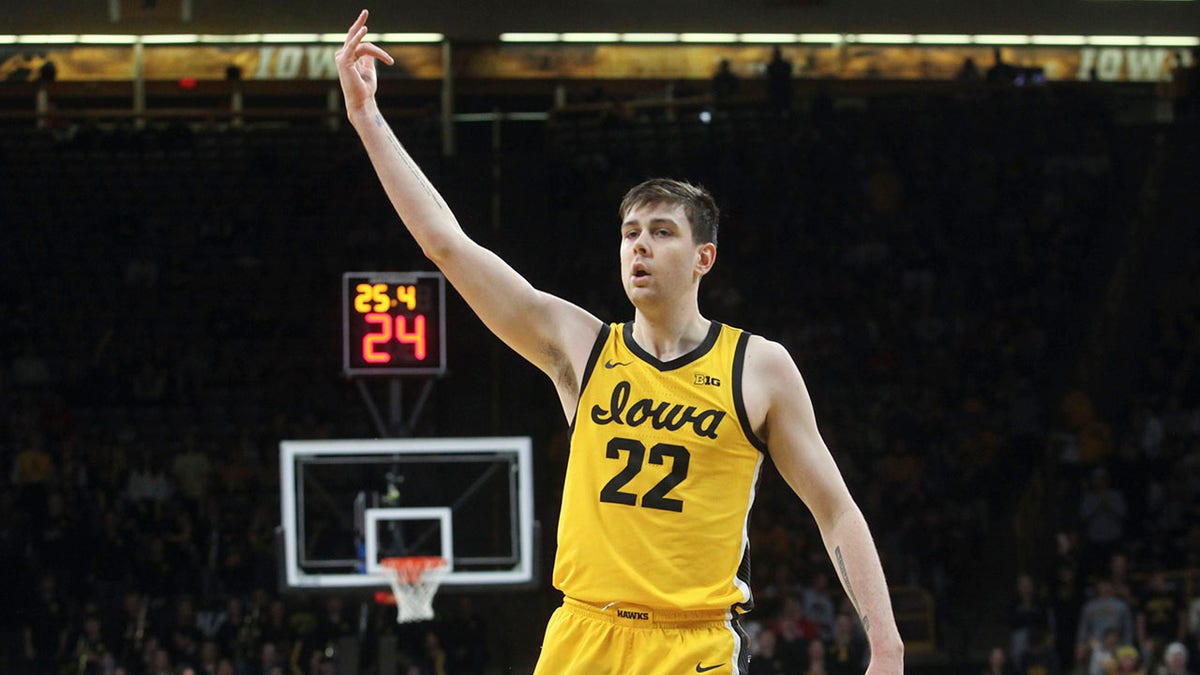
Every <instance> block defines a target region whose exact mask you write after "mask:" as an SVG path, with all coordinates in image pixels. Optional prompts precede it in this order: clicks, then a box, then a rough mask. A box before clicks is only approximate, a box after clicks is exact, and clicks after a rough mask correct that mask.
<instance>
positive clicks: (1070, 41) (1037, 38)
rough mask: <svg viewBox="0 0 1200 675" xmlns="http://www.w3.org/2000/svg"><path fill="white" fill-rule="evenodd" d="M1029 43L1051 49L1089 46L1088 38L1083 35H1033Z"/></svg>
mask: <svg viewBox="0 0 1200 675" xmlns="http://www.w3.org/2000/svg"><path fill="white" fill-rule="evenodd" d="M1029 41H1030V43H1032V44H1035V45H1046V46H1051V47H1073V46H1077V45H1083V44H1087V38H1086V37H1084V36H1082V35H1031V36H1029Z"/></svg>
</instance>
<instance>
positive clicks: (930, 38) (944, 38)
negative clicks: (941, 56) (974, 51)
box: [915, 33, 971, 45]
mask: <svg viewBox="0 0 1200 675" xmlns="http://www.w3.org/2000/svg"><path fill="white" fill-rule="evenodd" d="M915 38H916V42H917V44H919V45H966V44H971V36H970V35H965V34H953V33H921V34H919V35H916V36H915Z"/></svg>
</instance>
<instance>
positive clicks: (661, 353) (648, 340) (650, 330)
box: [633, 307, 712, 361]
mask: <svg viewBox="0 0 1200 675" xmlns="http://www.w3.org/2000/svg"><path fill="white" fill-rule="evenodd" d="M710 325H712V322H711V321H709V320H708V319H706V318H704V317H703V316H701V315H700V310H699V309H697V308H696V307H688V308H685V310H683V311H674V312H650V311H644V310H642V309H638V310H637V311H636V312H634V319H633V339H634V341H635V342H637V343H638V346H639V347H641V348H642V349H644V350H646V351H647V352H649V353H650V354H653V355H654V357H655V358H657V359H659V360H660V361H670V360H671V359H674V358H677V357H680V356H683V355H684V354H687V353H688V352H690V351H692V350H693V349H695V348H696V347H697V346H698V345H699V344H700V343H701V342H703V341H704V338H705V337H706V336H707V335H708V329H709V326H710Z"/></svg>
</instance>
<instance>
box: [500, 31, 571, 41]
mask: <svg viewBox="0 0 1200 675" xmlns="http://www.w3.org/2000/svg"><path fill="white" fill-rule="evenodd" d="M500 41H501V42H558V33H501V34H500Z"/></svg>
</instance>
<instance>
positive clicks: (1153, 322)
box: [0, 0, 1200, 675]
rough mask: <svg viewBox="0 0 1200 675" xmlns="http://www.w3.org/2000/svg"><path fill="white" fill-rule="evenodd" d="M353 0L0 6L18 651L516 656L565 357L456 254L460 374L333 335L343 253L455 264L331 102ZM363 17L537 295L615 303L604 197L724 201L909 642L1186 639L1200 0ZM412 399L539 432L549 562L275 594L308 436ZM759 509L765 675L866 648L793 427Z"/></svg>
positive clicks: (389, 415)
mask: <svg viewBox="0 0 1200 675" xmlns="http://www.w3.org/2000/svg"><path fill="white" fill-rule="evenodd" d="M359 9H361V7H360V6H359V5H351V4H348V3H345V2H340V1H339V2H318V1H317V0H304V1H303V2H281V1H280V0H272V1H271V2H258V3H229V2H210V1H208V0H108V1H107V2H106V1H104V0H89V1H86V2H85V1H84V0H57V1H55V2H6V3H5V6H4V7H3V9H2V10H0V16H2V19H0V33H2V34H0V233H2V239H0V284H2V287H0V288H2V292H0V362H2V366H3V367H2V368H0V411H2V417H0V468H3V471H0V571H2V574H0V598H2V599H3V609H2V610H0V672H3V673H63V674H65V673H71V674H84V673H105V674H115V673H127V674H139V673H145V674H151V673H153V674H155V675H158V674H162V673H185V672H190V673H206V674H209V673H221V674H223V675H229V674H235V675H242V674H246V675H249V674H252V673H253V674H258V673H263V674H267V673H286V674H297V675H299V674H305V675H308V674H313V675H318V674H319V675H327V674H331V673H337V674H339V675H349V674H350V673H359V672H361V673H372V674H378V675H392V674H396V673H398V674H401V675H410V674H420V675H426V674H429V675H434V674H437V675H454V674H460V673H529V672H531V671H532V668H533V664H534V662H535V661H536V659H537V654H538V648H539V643H540V638H541V635H542V631H543V629H544V627H545V623H546V620H547V619H548V617H549V615H550V613H551V612H552V611H553V609H554V608H555V607H556V606H557V605H558V603H559V601H560V596H559V595H558V594H557V593H556V592H555V591H554V590H553V589H552V588H551V586H550V581H549V570H550V565H551V562H552V559H553V554H554V540H555V531H556V528H557V513H558V502H559V497H560V489H561V481H562V474H563V471H564V467H565V460H566V457H565V453H566V443H567V428H566V425H565V423H564V421H563V420H562V418H561V416H560V415H559V414H558V410H559V406H558V404H557V399H556V398H555V396H554V391H553V387H552V386H550V385H549V383H548V382H546V381H545V378H543V377H542V376H541V374H540V373H539V372H537V371H536V370H535V369H534V368H533V367H531V366H529V365H528V364H526V363H525V362H524V361H522V360H521V359H519V358H518V357H517V356H515V355H514V354H513V353H512V352H510V351H509V350H508V349H507V348H505V347H504V346H503V345H502V344H501V343H500V342H499V341H498V340H496V339H495V338H493V337H492V336H491V335H490V334H489V333H488V332H487V330H486V329H485V328H484V327H483V325H482V324H481V323H480V322H479V321H478V320H477V319H476V318H475V317H474V316H473V315H472V314H471V312H470V311H469V309H468V308H467V307H466V306H465V304H464V303H463V301H462V299H461V298H460V297H459V296H458V295H457V294H455V293H454V291H453V290H452V289H449V287H447V289H446V293H445V307H444V319H445V332H444V336H445V340H446V343H445V350H444V356H445V363H446V366H445V369H444V372H440V373H439V372H426V371H420V370H419V369H418V371H414V372H405V371H396V372H393V373H391V374H390V375H384V376H379V375H374V376H372V375H365V374H363V373H362V372H359V371H353V372H348V370H347V367H346V363H345V361H344V357H345V355H344V354H343V330H344V329H345V327H344V325H343V324H344V322H345V321H346V320H347V319H346V318H345V316H344V315H343V302H344V300H345V297H344V293H343V286H342V275H343V274H344V273H346V272H352V271H363V270H381V271H386V270H391V271H430V270H432V267H431V266H430V264H429V263H428V262H427V261H426V260H425V258H424V257H423V256H422V255H421V252H420V250H419V249H418V247H417V246H415V245H414V244H413V243H412V241H411V240H410V238H409V237H408V235H407V233H406V232H405V230H404V228H403V226H402V224H401V223H400V222H399V220H398V218H397V216H396V215H395V212H394V211H393V210H392V208H391V206H390V204H389V203H388V201H387V198H386V196H385V195H384V193H383V190H382V189H381V187H380V185H379V182H378V180H377V179H376V178H375V176H374V174H373V172H372V169H371V166H370V163H369V161H368V160H367V157H366V155H365V153H364V152H363V150H362V147H361V145H360V143H359V141H358V139H357V137H356V136H355V134H354V132H353V130H351V129H350V128H349V125H348V124H347V123H346V121H345V119H346V118H345V113H344V111H343V110H342V109H341V107H340V106H341V95H340V90H339V89H338V85H337V79H336V70H335V69H334V68H333V61H332V55H333V51H334V50H335V49H336V48H337V46H338V45H339V44H340V42H341V40H342V34H343V33H344V31H345V29H346V27H347V26H349V25H350V23H351V22H352V21H353V20H354V18H355V16H356V15H357V12H358V10H359ZM370 9H371V10H372V15H371V22H370V26H371V29H372V30H373V31H378V32H379V33H382V34H383V35H379V36H378V42H379V43H380V44H382V45H384V46H385V47H387V48H388V49H389V51H391V52H392V53H393V54H394V55H396V57H397V65H396V66H394V67H391V68H386V67H384V68H382V69H381V84H380V93H379V98H380V104H381V106H382V107H383V109H384V113H385V115H386V116H387V117H388V119H389V120H390V122H391V123H392V125H393V127H394V128H395V130H396V133H397V135H398V137H399V138H400V139H401V140H402V141H403V142H404V143H405V144H406V145H407V147H408V148H409V149H410V151H411V153H412V154H413V156H414V157H415V158H416V159H417V161H418V162H419V163H420V164H421V165H422V166H423V168H424V169H425V171H426V172H427V174H428V175H429V176H430V178H431V179H432V181H433V182H434V184H435V185H437V186H438V187H439V189H440V190H441V191H442V193H443V194H444V195H445V197H446V199H447V201H448V202H449V203H450V205H451V206H452V207H453V208H454V210H455V211H456V213H457V215H458V217H459V220H460V221H461V222H462V223H463V225H464V227H465V228H466V229H467V231H468V232H469V233H470V234H471V235H472V236H473V237H474V238H476V239H477V240H478V241H480V242H481V243H483V244H484V245H486V246H488V247H490V248H492V249H494V250H495V251H497V252H498V253H499V254H500V255H501V256H502V257H504V258H505V259H507V260H508V261H509V262H511V263H512V264H513V266H514V267H515V268H516V269H517V270H518V271H520V272H521V273H522V274H524V275H526V276H527V277H528V278H529V279H530V281H532V282H533V283H534V285H536V286H538V287H539V288H542V289H545V290H547V291H550V292H553V293H555V294H558V295H561V296H563V297H566V298H568V299H570V300H573V301H575V302H577V303H578V304H580V305H582V306H583V307H584V308H586V309H588V310H589V311H591V312H592V313H594V314H596V315H597V316H599V317H601V318H603V319H605V320H611V321H621V320H626V319H628V318H629V317H630V316H631V315H632V313H631V310H630V307H629V304H628V302H627V300H626V299H625V298H624V296H623V294H622V293H621V287H620V283H619V279H618V275H617V269H618V267H617V244H618V239H617V231H616V225H617V213H616V211H617V204H618V202H619V199H620V196H621V195H622V194H623V192H624V191H625V190H626V189H627V188H628V187H630V186H631V185H633V184H635V183H637V182H639V181H640V180H642V179H644V178H647V177H650V176H658V175H665V176H671V177H677V178H685V179H689V180H692V181H694V182H699V183H702V184H704V185H705V186H707V187H708V188H709V189H710V190H711V191H712V192H713V193H714V194H715V195H716V197H717V199H718V202H719V204H720V206H721V208H722V211H723V222H724V226H723V228H722V232H721V247H720V256H719V260H718V264H717V266H716V268H715V270H714V272H713V274H711V275H710V278H709V279H707V280H706V281H705V283H704V285H703V287H702V291H701V296H702V297H701V309H702V311H703V312H705V314H706V315H708V316H712V317H715V318H718V319H720V320H722V321H726V322H728V323H731V324H733V325H738V326H743V327H745V328H747V329H749V330H751V331H753V332H756V333H759V334H763V335H766V336H768V337H772V338H774V339H778V340H780V341H781V342H782V343H784V344H785V345H786V346H787V347H788V348H789V350H790V351H791V353H792V355H793V356H794V358H795V359H796V361H797V363H798V364H799V365H800V368H801V370H802V372H803V373H804V375H805V378H806V380H807V382H808V386H809V389H810V391H811V392H812V395H813V399H814V403H815V406H816V410H817V417H818V421H819V423H820V426H821V429H822V432H823V434H824V436H825V438H826V441H827V442H828V444H829V446H830V447H831V449H832V451H833V453H834V455H835V457H836V459H837V461H838V463H839V465H840V467H841V469H842V471H843V472H844V474H845V475H846V478H847V481H848V482H849V484H850V487H851V490H852V492H853V493H854V495H855V496H856V498H857V500H858V502H859V504H860V505H861V506H862V508H863V510H864V512H865V514H866V516H867V520H868V522H869V523H870V524H871V527H872V531H873V533H874V536H875V538H876V541H877V545H878V547H879V550H880V553H881V556H882V559H883V564H884V568H885V571H886V573H887V576H888V580H889V583H890V585H891V588H892V593H893V603H894V606H895V609H896V612H897V617H898V620H899V623H900V629H901V633H902V635H903V637H904V638H905V642H906V661H907V666H906V670H907V672H910V673H955V674H957V673H966V674H973V673H980V672H986V673H994V674H997V675H998V674H1000V673H1021V674H1028V675H1034V674H1038V675H1051V674H1055V673H1061V674H1064V675H1065V674H1067V673H1094V672H1105V671H1104V664H1103V662H1104V659H1105V657H1106V655H1112V658H1113V659H1114V660H1115V661H1118V662H1124V665H1123V666H1121V667H1123V668H1124V667H1126V666H1128V668H1127V669H1125V670H1120V671H1117V672H1143V673H1147V674H1149V673H1176V672H1181V673H1182V672H1195V671H1196V669H1197V667H1198V666H1200V235H1197V216H1198V213H1200V212H1198V207H1200V191H1198V190H1197V184H1198V183H1197V173H1198V172H1197V165H1196V161H1197V160H1196V158H1197V157H1198V156H1200V135H1198V131H1200V93H1198V87H1200V76H1198V75H1197V58H1198V56H1200V52H1198V51H1197V49H1198V46H1200V40H1198V39H1197V37H1196V36H1197V35H1198V34H1200V6H1198V3H1196V2H1191V1H1186V0H1184V1H1177V2H1154V1H1139V0H1053V1H1041V2H1034V1H1032V0H1023V1H1019V2H1001V1H999V0H988V1H986V2H985V1H967V2H957V3H946V2H938V1H935V0H917V1H915V2H907V3H889V2H882V1H881V0H865V1H860V2H851V1H850V0H747V1H745V2H741V1H738V2H735V1H734V0H704V1H703V2H695V1H688V2H684V1H682V0H673V1H664V2H658V3H637V2H633V1H632V0H587V1H584V2H572V3H537V2H528V1H525V2H513V3H506V2H505V3H502V2H498V1H495V0H492V1H489V2H474V3H466V2H441V3H427V5H425V6H415V5H414V4H413V3H406V4H397V3H392V4H390V5H386V6H379V7H370ZM393 32H394V33H393ZM776 48H777V49H776ZM772 61H774V62H775V65H773V66H772V65H771V64H772ZM723 62H724V65H722V64H723ZM722 71H724V72H722ZM412 325H415V324H406V326H408V328H406V329H405V330H413V329H412V328H411V326H412ZM355 339H358V338H355ZM441 356H442V354H441V353H439V354H438V357H439V358H440V357H441ZM387 436H405V437H412V438H439V437H501V436H503V437H513V436H519V437H529V438H530V440H531V442H532V448H533V458H534V461H533V478H534V511H533V514H534V519H535V520H536V524H537V527H536V528H535V532H536V535H537V541H536V546H535V548H534V550H535V558H536V560H534V561H532V563H533V569H534V572H535V573H534V580H533V582H532V583H529V584H524V585H520V586H518V587H489V586H487V585H485V586H483V587H480V588H473V589H470V590H464V589H458V588H450V587H445V588H443V589H441V590H440V591H439V593H438V595H437V596H436V599H435V601H434V607H435V610H436V612H437V615H436V618H435V619H434V620H433V621H430V622H424V623H415V624H404V625H398V624H397V623H396V621H395V611H396V610H395V607H394V606H388V605H382V604H376V603H375V601H374V599H373V597H372V594H370V593H366V592H364V591H363V590H362V589H352V590H341V591H338V590H334V589H323V590H321V589H318V590H312V589H308V590H303V591H297V590H293V589H289V588H288V585H287V584H286V583H284V580H283V578H282V577H283V575H282V573H281V570H282V563H281V556H282V555H283V547H284V543H283V542H282V539H281V537H280V534H279V528H280V524H281V513H280V508H281V507H280V504H281V488H280V484H281V478H280V466H279V464H280V442H281V441H283V440H289V439H292V440H320V439H326V440H330V439H363V438H377V437H387ZM408 480H409V482H410V486H409V487H410V488H412V487H413V485H412V484H418V483H419V482H420V478H419V477H415V476H413V475H412V474H411V473H410V475H409V478H408ZM420 489H422V490H425V491H426V492H430V493H433V494H434V495H435V496H436V495H437V494H438V491H439V490H441V489H451V488H449V487H447V486H446V485H421V486H420ZM454 489H458V488H454ZM456 497H457V495H456V494H448V495H445V497H444V499H445V504H447V505H449V504H451V503H452V502H454V501H455V499H456ZM436 501H437V500H436V499H434V502H436ZM481 532H482V530H481ZM750 539H751V546H752V559H753V575H754V583H753V589H754V594H755V598H756V600H757V608H756V609H755V610H754V612H753V613H751V614H750V615H748V616H747V617H746V626H747V628H748V630H749V631H750V632H751V633H752V634H753V635H755V636H756V639H755V648H754V649H755V659H754V662H753V663H754V666H753V670H752V672H754V673H821V672H828V673H837V674H840V673H861V672H863V670H864V669H865V666H864V663H865V662H864V660H863V656H864V651H863V650H864V640H863V636H862V632H861V629H860V627H859V626H858V625H857V622H856V620H855V619H851V618H850V617H852V616H854V615H853V612H851V611H850V607H849V604H848V601H847V599H846V598H845V597H844V594H843V593H842V591H841V588H840V586H839V585H838V583H837V577H836V576H835V574H834V572H833V569H832V566H831V565H830V563H829V559H828V557H827V554H826V552H825V550H824V548H823V547H822V545H821V541H820V537H819V534H818V533H817V531H816V527H815V525H814V523H813V520H812V517H811V516H810V515H809V513H808V512H807V511H806V509H805V508H804V507H803V505H802V504H801V503H800V502H799V501H798V500H797V499H796V498H795V496H794V494H793V493H792V492H791V491H790V490H789V489H788V488H787V486H786V485H785V484H784V483H783V481H782V480H781V479H780V478H779V476H778V475H777V474H776V473H775V472H774V469H772V468H771V467H770V466H769V465H768V466H766V467H765V468H764V473H763V477H762V481H761V485H760V489H759V491H758V499H757V503H756V505H755V509H754V514H753V517H752V519H751V522H750ZM1110 626H1111V627H1113V628H1115V630H1113V631H1106V630H1105V628H1107V627H1110ZM1176 643H1177V644H1178V645H1181V646H1182V648H1183V649H1185V650H1186V652H1187V653H1188V654H1189V655H1190V664H1191V665H1190V670H1188V671H1182V670H1181V671H1177V670H1168V669H1167V668H1168V661H1169V660H1170V659H1168V654H1171V655H1172V656H1173V657H1174V658H1175V659H1178V657H1177V656H1174V655H1175V654H1177V653H1178V652H1179V648H1177V647H1176V646H1174V645H1175V644H1176ZM822 667H823V669H822ZM1096 668H1099V670H1096ZM1109 672H1114V671H1109Z"/></svg>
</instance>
